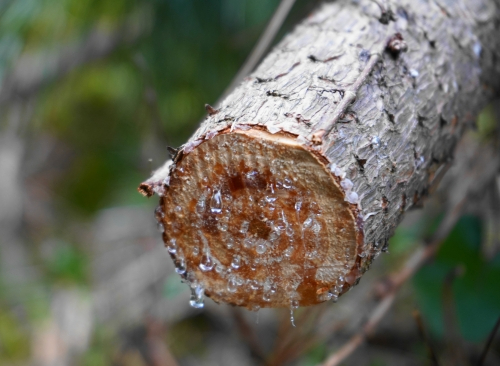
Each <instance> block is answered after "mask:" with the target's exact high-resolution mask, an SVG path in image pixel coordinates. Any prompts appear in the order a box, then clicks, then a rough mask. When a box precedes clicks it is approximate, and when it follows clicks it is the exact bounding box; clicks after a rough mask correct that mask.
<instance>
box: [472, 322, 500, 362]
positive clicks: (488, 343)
mask: <svg viewBox="0 0 500 366" xmlns="http://www.w3.org/2000/svg"><path fill="white" fill-rule="evenodd" d="M499 328H500V317H498V320H497V322H496V323H495V326H494V327H493V329H492V330H491V333H490V335H489V336H488V340H487V341H486V344H485V345H484V349H483V352H482V353H481V357H480V358H479V361H478V362H477V366H483V365H484V361H485V360H486V355H487V354H488V351H489V350H490V347H491V344H492V343H493V339H495V335H496V334H497V332H498V329H499Z"/></svg>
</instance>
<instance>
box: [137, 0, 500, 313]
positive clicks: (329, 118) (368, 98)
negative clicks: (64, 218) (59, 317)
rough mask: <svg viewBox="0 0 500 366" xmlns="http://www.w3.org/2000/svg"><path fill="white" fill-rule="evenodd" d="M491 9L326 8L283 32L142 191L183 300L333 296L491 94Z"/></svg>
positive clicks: (409, 4)
mask: <svg viewBox="0 0 500 366" xmlns="http://www.w3.org/2000/svg"><path fill="white" fill-rule="evenodd" d="M499 8H500V7H499V5H498V3H497V2H496V1H493V0H461V1H456V2H455V1H445V0H433V1H431V0H419V1H398V2H382V1H369V0H360V1H337V2H334V3H326V4H323V5H322V6H321V7H320V8H319V9H318V10H317V11H316V12H315V13H314V14H312V15H311V16H310V17H308V18H307V19H306V20H305V21H303V22H302V24H300V25H298V26H297V28H296V29H295V30H294V31H293V32H292V33H291V34H290V35H288V36H287V37H286V38H285V39H284V40H283V41H282V42H281V43H280V44H279V45H278V46H277V47H276V48H275V49H274V50H273V51H272V52H271V53H270V54H269V55H268V56H267V58H266V59H265V60H264V61H263V62H262V64H261V65H260V66H259V67H258V68H257V70H256V71H255V72H254V73H253V74H252V75H251V76H250V77H248V78H247V79H246V80H245V81H244V82H243V83H242V84H241V85H240V86H239V87H238V88H237V89H236V90H234V92H233V93H231V94H230V95H229V96H228V97H227V98H226V99H225V100H224V101H223V102H222V104H221V106H220V107H219V108H218V109H213V108H212V109H211V108H208V109H207V110H208V112H209V116H208V117H207V118H206V119H205V121H204V122H203V124H202V125H201V127H200V128H199V129H198V130H197V131H196V132H195V134H194V135H193V136H192V137H191V139H190V140H189V141H188V142H187V143H186V144H185V145H184V146H183V147H182V149H180V151H179V152H178V153H177V154H176V155H175V157H174V159H173V161H170V162H167V164H166V165H165V166H164V167H162V168H161V169H159V170H158V171H157V172H156V173H155V174H154V175H153V177H151V178H150V179H149V180H148V181H146V182H144V183H143V184H141V186H140V187H139V190H140V191H141V192H142V193H143V194H144V195H147V196H151V195H152V194H153V193H157V194H158V195H159V196H160V197H161V199H160V206H159V207H158V209H157V219H158V221H159V223H160V225H161V227H162V228H164V232H163V239H164V241H165V244H166V246H167V247H168V249H169V251H170V253H171V254H172V257H173V259H174V262H175V263H176V265H177V268H178V272H179V273H180V274H181V276H183V277H184V278H185V279H186V280H187V281H188V282H189V283H190V286H191V289H192V292H193V295H192V305H194V306H201V305H202V298H203V294H206V295H208V296H210V297H211V298H212V299H214V300H215V301H218V302H219V301H222V302H228V303H232V304H236V305H240V306H245V307H247V308H251V309H257V308H259V307H291V308H294V307H296V306H299V305H300V306H306V305H313V304H316V303H319V302H322V301H326V300H330V299H332V300H336V299H337V298H338V296H340V295H341V294H343V293H345V292H346V291H347V290H348V289H349V288H350V287H351V286H353V285H355V284H356V283H357V282H358V281H359V279H360V277H361V276H362V274H363V273H364V272H365V271H366V270H367V269H368V267H369V265H370V263H371V262H372V261H373V259H374V258H376V257H377V256H378V255H379V254H380V252H381V251H384V250H386V248H387V242H388V239H389V237H390V236H391V235H392V234H393V232H394V229H395V228H396V226H397V225H398V223H399V222H400V221H401V219H402V217H403V214H404V212H405V211H407V210H408V209H410V208H412V207H414V206H417V205H419V204H420V202H421V200H422V198H423V197H425V196H426V195H427V194H428V192H429V188H430V187H431V186H432V185H433V182H435V181H436V180H437V177H439V176H440V175H441V173H442V171H444V170H445V168H446V166H448V164H449V162H450V160H451V159H452V154H453V150H454V146H455V144H456V143H457V141H458V139H459V138H460V136H461V134H462V132H463V131H464V129H465V128H466V127H467V126H468V125H470V124H472V122H473V121H474V118H475V116H476V115H477V113H478V112H479V111H480V109H481V108H482V107H484V105H485V104H486V103H487V102H488V101H489V100H491V98H492V96H493V95H494V94H495V92H496V91H497V90H498V89H499V86H500V63H499V62H498V61H497V60H499V59H500V58H499V56H500V32H499V29H500V16H499V14H500V12H499V10H500V9H499Z"/></svg>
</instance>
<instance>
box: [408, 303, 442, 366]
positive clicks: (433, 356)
mask: <svg viewBox="0 0 500 366" xmlns="http://www.w3.org/2000/svg"><path fill="white" fill-rule="evenodd" d="M413 317H414V318H415V322H416V323H417V327H418V332H419V333H420V337H421V338H422V340H423V341H424V343H425V346H426V347H427V352H428V353H429V358H430V359H431V360H432V364H433V365H434V366H439V361H438V357H437V354H436V351H435V350H434V347H432V343H431V340H430V339H429V337H428V335H427V332H426V331H425V327H424V321H423V320H422V317H421V316H420V312H419V311H418V310H415V311H414V312H413Z"/></svg>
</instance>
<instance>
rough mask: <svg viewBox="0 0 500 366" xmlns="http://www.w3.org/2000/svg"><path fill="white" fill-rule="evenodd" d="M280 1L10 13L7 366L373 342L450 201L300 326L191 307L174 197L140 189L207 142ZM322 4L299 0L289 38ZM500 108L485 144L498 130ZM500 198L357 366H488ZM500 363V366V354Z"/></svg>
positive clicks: (499, 302)
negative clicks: (197, 138)
mask: <svg viewBox="0 0 500 366" xmlns="http://www.w3.org/2000/svg"><path fill="white" fill-rule="evenodd" d="M278 3H279V0H140V1H139V0H1V1H0V364H1V365H82V366H83V365H96V366H100V365H154V366H160V365H167V366H169V365H175V364H176V363H177V364H178V365H256V364H261V362H262V358H266V357H267V359H268V360H270V361H269V364H270V365H271V364H273V365H281V364H292V365H315V364H317V363H318V362H321V361H322V360H324V358H325V357H326V355H327V354H328V353H330V352H332V351H334V350H335V349H337V348H338V347H339V346H340V345H341V344H342V343H343V342H344V341H345V340H346V339H348V337H349V336H350V335H352V334H353V333H354V332H355V331H356V330H357V329H359V326H360V324H362V322H363V321H364V320H365V319H366V317H367V315H368V314H370V310H371V309H372V307H370V304H371V300H370V299H372V298H373V288H372V287H373V286H372V285H373V284H374V283H375V281H376V280H377V279H378V278H380V277H381V276H382V275H383V274H387V273H389V272H390V271H392V270H395V269H397V268H398V266H399V265H400V264H401V263H402V262H403V261H404V259H405V258H406V257H407V256H408V255H409V253H410V252H411V251H412V250H414V249H415V247H416V246H418V245H419V244H418V243H419V241H420V240H421V239H422V238H423V237H425V236H426V235H428V233H429V232H431V231H432V230H433V228H435V227H436V223H437V222H438V221H439V219H440V217H441V216H442V213H443V209H442V202H440V201H439V199H437V200H434V201H432V202H430V203H428V204H427V205H426V208H425V209H424V210H420V211H416V212H415V213H412V214H410V215H409V217H408V218H407V220H406V221H405V222H404V223H403V225H402V226H401V227H400V228H399V230H398V232H397V234H396V236H395V237H394V238H393V239H392V240H391V246H390V255H383V256H381V257H380V258H379V259H378V260H377V261H376V263H375V265H374V268H373V269H372V270H371V271H370V272H369V273H368V274H367V275H366V276H365V277H364V278H363V280H362V281H361V284H360V285H359V286H357V287H356V288H355V289H353V290H352V291H351V292H350V293H349V294H347V295H345V296H343V297H342V298H341V299H340V301H339V302H338V303H337V304H324V305H321V306H318V307H317V308H315V309H299V310H297V311H296V314H295V315H296V323H297V327H296V328H293V327H292V326H291V325H290V319H289V318H290V315H289V312H288V311H286V310H261V311H260V312H259V313H257V314H256V313H252V312H248V311H245V310H239V309H234V308H231V307H229V306H226V305H216V304H214V303H213V302H211V301H210V300H207V302H206V306H205V308H204V309H201V310H198V309H192V308H190V307H189V305H188V300H189V291H188V288H187V286H186V285H184V284H182V283H181V282H180V278H179V277H178V275H177V274H176V273H175V271H174V267H173V264H172V263H171V260H170V259H169V257H168V254H167V253H166V251H165V250H164V249H163V244H162V243H161V238H160V233H159V232H158V231H157V229H156V227H155V220H154V216H153V211H154V208H155V206H156V204H157V199H156V198H154V197H153V198H151V199H149V200H148V199H146V198H143V197H142V196H140V195H139V194H138V193H137V190H136V188H137V186H138V184H139V183H140V182H141V181H143V180H144V179H146V178H147V177H148V176H149V174H150V173H151V171H152V170H154V169H155V168H157V167H158V166H160V165H161V164H162V162H164V161H165V160H166V159H167V158H168V157H169V155H168V153H167V149H166V147H167V145H168V146H179V145H181V144H182V143H184V142H185V141H186V140H187V138H188V137H189V136H190V134H191V133H192V132H193V131H194V129H195V128H196V126H197V125H198V123H199V121H200V120H201V119H202V118H203V116H204V114H205V110H204V108H203V106H204V104H205V103H210V104H214V103H215V101H216V100H217V99H218V98H219V96H220V95H221V93H222V92H223V91H224V89H225V88H226V86H227V85H228V84H229V83H230V82H231V79H232V78H233V76H234V75H235V74H236V72H237V71H238V69H239V67H240V66H241V64H242V63H243V61H244V60H245V58H246V56H247V55H248V53H249V52H250V50H251V48H252V46H253V45H254V44H255V43H256V41H257V40H258V38H259V36H260V34H261V33H262V31H263V29H264V28H265V25H266V23H267V22H268V20H269V19H270V17H271V15H272V14H273V12H274V10H275V9H276V7H277V5H278ZM318 3H319V1H307V0H298V1H297V2H296V4H295V6H294V7H293V9H292V11H291V13H290V15H289V16H288V18H287V20H286V22H285V23H284V25H283V27H282V30H281V31H280V34H281V35H282V34H284V33H285V32H287V31H288V30H290V29H291V27H292V26H293V24H295V23H296V22H298V21H299V20H300V19H301V18H303V17H304V16H306V15H307V14H308V13H309V12H310V11H311V10H312V9H313V8H314V7H315V5H317V4H318ZM280 37H281V36H278V39H279V38H280ZM493 110H494V106H493V107H490V108H489V109H487V110H486V111H485V112H484V113H483V115H482V117H481V118H482V124H481V126H486V127H484V128H483V129H482V130H481V129H480V131H479V134H480V133H481V131H483V132H482V133H483V135H487V136H489V135H491V131H493V130H494V129H495V128H496V127H495V126H496V125H497V124H496V122H495V121H496V120H495V117H494V113H493ZM484 131H486V132H484ZM478 138H481V137H478ZM499 184H500V180H498V179H497V183H496V184H492V185H491V187H492V188H491V190H488V192H487V193H485V195H484V197H482V198H480V199H479V198H478V202H479V201H480V200H481V202H483V201H482V200H485V202H486V203H485V205H483V206H481V207H483V209H481V210H476V211H475V212H471V213H469V214H468V215H465V216H464V217H463V218H462V219H461V220H460V222H459V224H458V225H457V226H456V228H455V229H454V231H453V233H452V234H451V235H450V237H449V238H448V239H447V241H446V243H445V244H444V246H443V247H442V249H441V250H440V252H439V253H438V255H437V257H436V259H435V260H434V261H433V262H432V263H430V264H428V265H426V266H425V267H424V268H423V269H422V270H421V271H420V272H419V273H418V274H417V276H416V277H415V278H414V280H413V281H412V282H411V283H408V284H407V285H406V286H405V287H404V289H403V290H402V291H401V293H400V294H399V295H398V299H397V302H396V305H395V307H394V308H393V309H392V310H391V312H390V314H388V316H387V317H386V318H385V319H384V321H383V323H382V324H381V326H380V328H379V329H378V330H377V332H376V334H374V335H372V336H371V337H370V339H369V342H368V343H367V345H365V346H363V347H362V348H360V349H359V351H357V352H356V353H355V354H354V355H353V356H352V357H351V358H350V359H349V360H348V361H346V363H345V364H346V365H403V364H404V365H422V364H431V363H430V361H429V360H428V356H427V351H426V347H427V345H428V343H429V342H431V343H432V344H433V345H434V346H435V347H436V348H437V349H438V353H439V357H441V359H442V360H444V361H443V362H445V363H443V364H457V363H455V359H454V358H453V356H452V354H454V353H456V352H459V351H460V352H461V353H460V355H462V356H463V358H461V361H460V362H462V364H463V365H467V364H469V363H468V361H467V360H474V359H477V357H478V355H479V354H480V352H481V350H482V347H483V345H484V343H485V340H486V338H487V337H488V334H489V333H490V332H491V330H492V328H493V325H494V324H495V321H496V320H497V318H498V316H499V315H500V256H499V255H498V248H499V244H498V242H499V241H500V238H499V229H498V227H499V226H500V220H499V217H500V213H499V211H500V210H499V199H498V196H499V194H498V192H499V188H498V186H499ZM485 197H486V199H485ZM478 212H479V213H481V215H479V214H478ZM450 273H451V274H455V275H450ZM415 310H417V311H419V312H420V313H421V314H422V319H423V323H424V326H425V330H426V332H427V333H428V340H427V341H426V340H424V339H422V337H421V336H420V335H419V332H418V327H417V324H416V322H415V318H414V317H413V316H412V313H413V312H414V311H415ZM287 342H288V343H287ZM294 342H295V343H294ZM263 355H270V356H263ZM446 362H447V363H446ZM488 362H489V363H486V364H491V365H494V364H500V344H499V342H498V340H497V341H495V342H494V343H493V346H492V349H491V350H490V353H489V356H488Z"/></svg>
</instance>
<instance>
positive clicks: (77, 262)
mask: <svg viewBox="0 0 500 366" xmlns="http://www.w3.org/2000/svg"><path fill="white" fill-rule="evenodd" d="M87 264H88V260H87V257H86V255H85V254H84V253H82V252H81V251H80V250H79V249H78V248H77V247H76V246H74V245H70V244H67V243H58V245H57V246H56V248H54V250H53V253H52V254H51V256H50V257H49V258H48V260H47V261H46V262H45V268H46V273H47V278H48V280H49V281H50V282H52V283H57V284H60V285H61V284H64V285H78V284H84V283H86V282H87V280H88V279H87V276H88V271H87Z"/></svg>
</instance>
